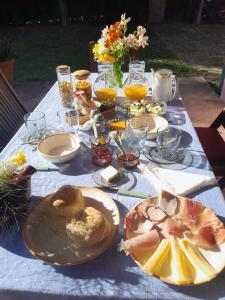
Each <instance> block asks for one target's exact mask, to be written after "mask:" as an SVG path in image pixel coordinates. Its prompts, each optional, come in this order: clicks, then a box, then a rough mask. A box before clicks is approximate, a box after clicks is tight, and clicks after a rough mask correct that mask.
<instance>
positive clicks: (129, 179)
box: [92, 169, 134, 190]
mask: <svg viewBox="0 0 225 300" xmlns="http://www.w3.org/2000/svg"><path fill="white" fill-rule="evenodd" d="M103 170H104V169H100V170H98V171H96V172H95V173H93V174H92V178H93V180H94V182H95V183H97V185H99V186H102V187H105V188H108V189H114V188H115V189H121V188H126V189H128V190H129V189H130V188H131V187H132V186H133V184H134V177H133V176H132V174H131V173H129V172H127V170H125V169H119V173H120V176H119V177H118V178H116V179H115V180H113V181H111V182H108V181H106V180H105V179H104V178H102V176H101V172H102V171H103Z"/></svg>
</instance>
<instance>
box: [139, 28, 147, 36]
mask: <svg viewBox="0 0 225 300" xmlns="http://www.w3.org/2000/svg"><path fill="white" fill-rule="evenodd" d="M145 32H146V29H145V28H144V27H143V26H138V27H137V35H138V36H142V35H144V34H145Z"/></svg>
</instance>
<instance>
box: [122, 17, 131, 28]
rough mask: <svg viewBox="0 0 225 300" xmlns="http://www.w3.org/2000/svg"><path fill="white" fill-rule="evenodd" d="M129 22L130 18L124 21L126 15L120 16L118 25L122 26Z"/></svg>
mask: <svg viewBox="0 0 225 300" xmlns="http://www.w3.org/2000/svg"><path fill="white" fill-rule="evenodd" d="M130 20H131V18H127V19H126V14H122V15H121V20H120V24H121V25H123V26H124V25H125V24H127V23H129V22H130Z"/></svg>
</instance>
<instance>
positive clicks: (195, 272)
mask: <svg viewBox="0 0 225 300" xmlns="http://www.w3.org/2000/svg"><path fill="white" fill-rule="evenodd" d="M176 198H177V199H178V200H179V202H178V207H177V212H176V213H178V212H179V210H180V203H181V200H182V199H185V198H184V197H181V196H176ZM147 200H150V201H151V202H152V203H153V204H157V202H158V196H152V197H150V198H148V199H145V200H143V201H140V202H139V203H137V204H136V205H135V206H134V207H133V208H132V209H131V210H130V212H131V211H134V210H135V208H136V207H137V206H138V205H139V204H141V203H143V202H145V201H147ZM125 219H126V217H125ZM124 224H126V222H125V221H124ZM135 236H136V235H135V234H134V233H132V232H131V231H130V230H129V229H128V228H126V225H124V239H125V240H127V239H130V238H132V237H135ZM178 240H180V241H185V243H186V242H187V240H186V239H178ZM161 243H162V241H161ZM170 243H171V242H170ZM188 243H190V248H189V249H191V247H192V246H193V244H192V243H191V242H188ZM159 246H160V245H158V246H156V247H155V248H154V247H153V248H151V249H149V248H148V249H145V250H141V251H139V252H136V253H135V255H134V254H132V253H130V256H131V257H132V259H133V260H134V261H135V263H136V264H137V265H138V266H139V267H140V268H141V269H142V270H143V271H144V272H145V273H147V274H148V275H150V276H153V277H156V278H158V279H160V280H162V281H164V282H166V283H169V284H174V285H179V286H180V285H183V286H193V285H199V284H202V283H206V282H209V281H211V280H212V279H214V278H215V277H217V276H218V275H219V274H220V273H221V272H222V271H223V270H224V269H225V243H223V244H222V245H220V246H219V249H218V250H217V251H213V250H208V249H204V248H201V247H198V246H196V245H195V246H194V247H195V249H196V250H197V252H198V253H199V255H200V256H199V257H200V258H202V260H203V261H206V262H207V263H209V265H210V267H212V270H213V271H212V272H211V273H210V275H208V274H206V273H204V272H203V271H202V268H200V267H196V265H194V264H193V263H191V262H190V261H189V259H190V258H191V253H188V248H187V249H186V252H185V253H184V252H183V248H182V249H180V250H181V251H182V253H184V254H182V257H183V264H184V267H186V269H187V273H188V275H189V276H190V277H191V279H190V277H188V278H187V280H183V281H180V280H179V278H178V277H177V273H176V272H174V264H176V262H174V260H175V259H176V258H175V257H173V255H172V251H171V244H170V245H169V246H170V251H168V253H167V258H166V259H165V261H164V263H162V264H161V265H160V267H159V271H158V272H157V274H153V273H151V272H150V271H148V270H146V268H145V266H146V263H147V262H148V260H149V259H150V258H151V257H152V256H153V255H154V253H155V252H156V251H157V249H158V248H159ZM188 256H189V259H188Z"/></svg>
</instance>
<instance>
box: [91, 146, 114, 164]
mask: <svg viewBox="0 0 225 300" xmlns="http://www.w3.org/2000/svg"><path fill="white" fill-rule="evenodd" d="M92 153H93V154H92V163H93V164H94V165H95V166H98V167H107V166H109V165H110V164H111V162H112V159H113V151H112V148H111V147H107V148H105V147H99V146H98V147H95V148H93V149H92Z"/></svg>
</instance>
